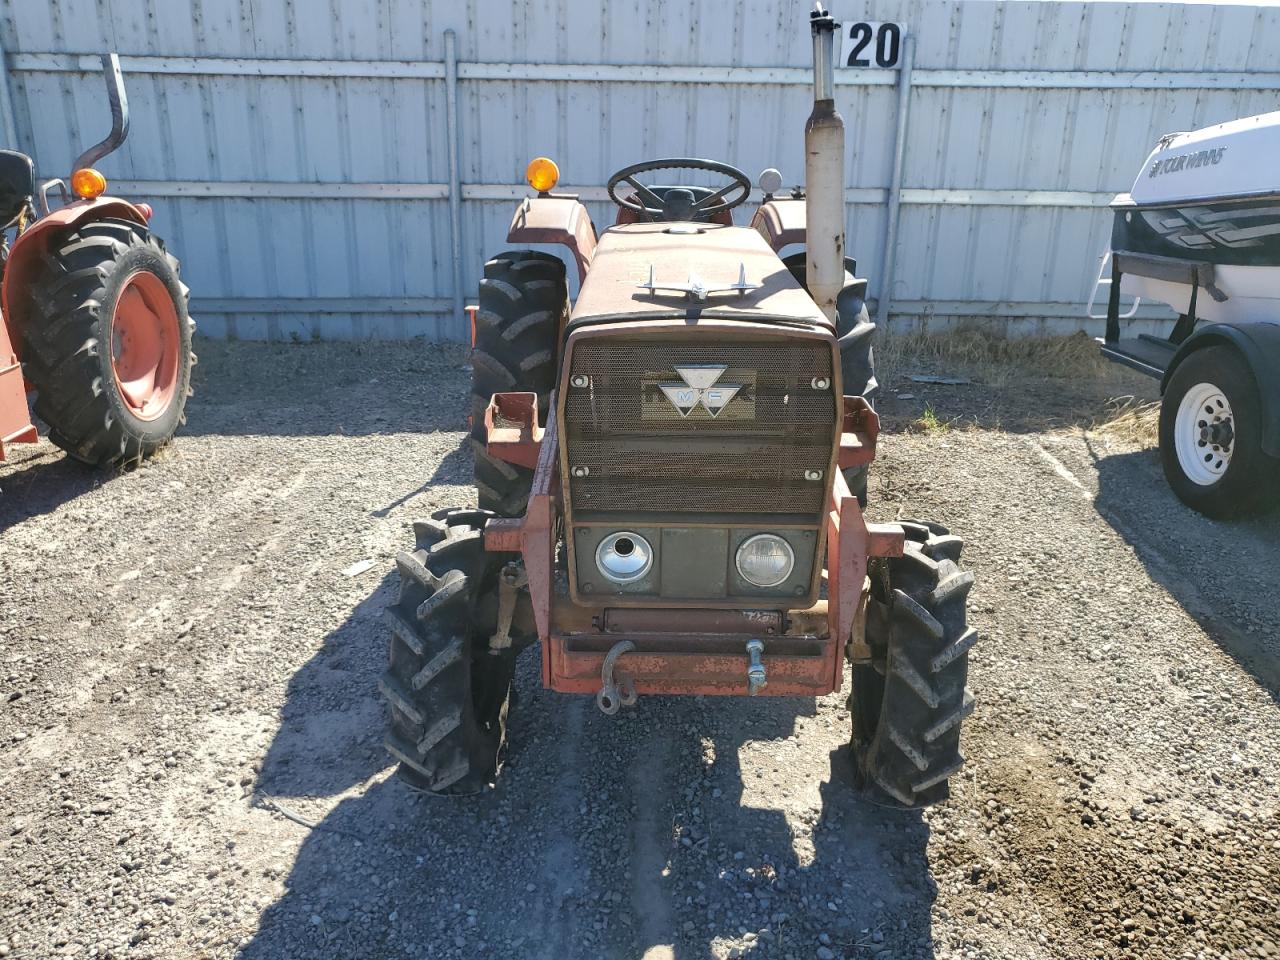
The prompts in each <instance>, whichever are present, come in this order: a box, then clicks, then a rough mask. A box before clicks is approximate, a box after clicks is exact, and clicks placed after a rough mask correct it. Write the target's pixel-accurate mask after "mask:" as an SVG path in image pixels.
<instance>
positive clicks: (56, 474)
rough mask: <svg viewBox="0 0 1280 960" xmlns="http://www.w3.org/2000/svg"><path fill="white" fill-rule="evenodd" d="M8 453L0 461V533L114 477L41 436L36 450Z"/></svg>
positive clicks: (16, 448)
mask: <svg viewBox="0 0 1280 960" xmlns="http://www.w3.org/2000/svg"><path fill="white" fill-rule="evenodd" d="M8 454H9V456H10V457H12V459H11V460H8V461H5V462H4V463H3V464H0V533H3V532H4V531H5V530H8V529H9V528H10V527H12V526H16V525H17V524H19V523H22V522H24V521H26V520H30V519H31V518H32V517H38V516H41V515H43V514H46V513H52V512H53V511H54V510H57V509H58V508H59V507H60V506H62V505H63V504H64V503H67V502H68V501H70V500H74V499H75V498H76V497H78V496H81V495H82V494H84V493H88V492H89V491H90V490H92V489H94V488H95V487H99V486H101V485H102V484H104V483H108V482H110V481H111V480H113V479H115V476H116V474H115V473H114V472H112V471H109V470H108V471H104V470H95V469H94V468H92V467H89V466H86V465H85V464H83V463H80V462H79V461H77V460H73V459H72V458H71V457H69V456H67V455H66V454H65V453H63V452H62V451H61V450H59V449H58V448H57V447H54V446H53V445H52V444H50V443H49V442H48V440H44V439H42V440H41V448H39V449H37V448H26V447H19V446H14V447H10V448H9V449H8Z"/></svg>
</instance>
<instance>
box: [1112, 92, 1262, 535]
mask: <svg viewBox="0 0 1280 960" xmlns="http://www.w3.org/2000/svg"><path fill="white" fill-rule="evenodd" d="M1111 209H1112V210H1113V212H1114V220H1113V222H1112V227H1111V248H1110V250H1109V251H1108V252H1107V255H1106V256H1105V257H1104V258H1103V262H1102V267H1101V269H1100V270H1099V273H1098V281H1097V283H1096V285H1095V286H1094V298H1096V297H1097V296H1098V293H1099V291H1101V290H1106V291H1107V311H1106V313H1105V314H1104V316H1105V317H1106V321H1107V329H1106V337H1105V338H1104V339H1103V340H1102V352H1103V355H1104V356H1106V357H1107V358H1108V359H1111V360H1115V361H1116V362H1118V363H1123V364H1125V365H1127V366H1130V367H1133V368H1134V369H1136V370H1140V371H1142V372H1143V373H1146V374H1149V375H1151V376H1153V377H1157V378H1159V380H1160V389H1161V394H1162V400H1161V408H1160V451H1161V459H1162V461H1163V464H1164V472H1165V476H1166V477H1167V478H1168V480H1169V483H1170V485H1171V486H1172V487H1173V489H1174V492H1175V493H1177V495H1178V496H1179V497H1180V498H1181V499H1182V500H1183V502H1185V503H1186V504H1188V505H1189V506H1191V507H1194V508H1195V509H1197V510H1199V511H1201V512H1202V513H1205V514H1207V515H1209V516H1211V517H1220V518H1225V517H1234V516H1241V515H1244V514H1247V513H1250V512H1254V511H1256V510H1260V509H1265V508H1266V507H1268V506H1270V505H1272V504H1275V503H1277V502H1280V377H1278V376H1277V375H1276V373H1277V371H1278V370H1280V112H1278V113H1265V114H1263V115H1261V116H1258V117H1246V118H1245V119H1243V120H1232V121H1230V122H1229V123H1220V124H1218V125H1216V126H1213V127H1206V128H1205V129H1203V130H1196V131H1193V132H1191V133H1171V134H1167V135H1165V136H1163V137H1161V138H1160V141H1159V143H1157V144H1156V147H1155V149H1154V150H1152V151H1151V154H1150V156H1148V157H1147V161H1146V163H1145V164H1143V166H1142V170H1141V171H1140V172H1139V173H1138V178H1137V179H1136V180H1135V181H1134V183H1133V188H1132V189H1131V190H1130V191H1129V192H1128V193H1122V194H1120V195H1119V196H1118V197H1116V198H1115V200H1113V201H1112V203H1111ZM1121 294H1127V295H1129V296H1133V297H1136V298H1138V299H1137V300H1135V302H1134V304H1133V307H1132V308H1131V309H1130V310H1128V311H1127V312H1126V313H1123V314H1122V313H1121V312H1120V297H1121ZM1143 299H1146V300H1158V301H1162V302H1164V303H1167V304H1169V306H1171V307H1173V309H1174V310H1175V311H1176V312H1177V313H1178V322H1177V323H1176V324H1174V326H1173V330H1172V332H1171V333H1170V334H1169V336H1168V337H1167V338H1161V337H1154V336H1150V335H1148V334H1139V335H1138V336H1137V337H1131V338H1123V339H1122V338H1121V336H1120V328H1121V323H1122V321H1124V320H1126V319H1128V318H1130V317H1132V316H1133V315H1134V314H1135V313H1136V312H1137V307H1138V303H1140V302H1141V300H1143ZM1091 306H1092V301H1091ZM1089 315H1090V316H1091V317H1095V314H1094V313H1093V312H1092V309H1091V310H1090V313H1089Z"/></svg>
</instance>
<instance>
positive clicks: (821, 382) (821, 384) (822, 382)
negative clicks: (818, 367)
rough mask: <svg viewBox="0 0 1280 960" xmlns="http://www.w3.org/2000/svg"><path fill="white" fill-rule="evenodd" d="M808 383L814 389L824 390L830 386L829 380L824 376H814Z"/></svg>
mask: <svg viewBox="0 0 1280 960" xmlns="http://www.w3.org/2000/svg"><path fill="white" fill-rule="evenodd" d="M810 385H811V386H812V387H813V389H815V390H825V389H827V387H829V386H831V381H830V380H828V379H827V378H826V377H814V378H813V379H812V380H811V381H810Z"/></svg>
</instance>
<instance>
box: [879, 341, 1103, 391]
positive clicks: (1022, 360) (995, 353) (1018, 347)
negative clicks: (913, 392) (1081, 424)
mask: <svg viewBox="0 0 1280 960" xmlns="http://www.w3.org/2000/svg"><path fill="white" fill-rule="evenodd" d="M875 349H876V367H877V369H878V370H880V371H882V373H883V376H882V380H884V381H886V382H887V381H888V380H889V378H896V377H898V376H907V375H909V374H910V373H912V372H916V371H915V370H914V369H913V368H918V367H920V366H921V365H927V366H929V367H930V368H934V369H939V370H945V371H946V372H947V373H951V374H963V375H965V376H971V377H973V378H975V379H977V380H980V381H981V382H983V383H985V384H988V385H990V386H1002V385H1004V384H1005V383H1006V382H1008V381H1009V380H1010V379H1012V378H1018V377H1024V376H1028V375H1030V376H1038V377H1053V378H1061V379H1075V378H1080V379H1085V378H1094V377H1098V376H1100V375H1102V374H1103V373H1104V372H1105V371H1106V370H1107V369H1108V367H1109V364H1108V363H1107V361H1106V360H1104V359H1103V358H1102V354H1101V353H1100V352H1099V350H1098V345H1097V343H1095V342H1094V341H1093V339H1092V338H1091V337H1089V336H1088V335H1087V334H1085V333H1075V334H1071V335H1070V336H1066V337H1022V338H1019V339H1012V340H1011V339H1007V338H1005V337H998V336H994V335H993V334H990V333H984V332H982V331H978V330H956V331H949V332H946V333H906V334H886V335H884V336H883V337H881V338H880V339H879V340H878V341H877V343H876V348H875Z"/></svg>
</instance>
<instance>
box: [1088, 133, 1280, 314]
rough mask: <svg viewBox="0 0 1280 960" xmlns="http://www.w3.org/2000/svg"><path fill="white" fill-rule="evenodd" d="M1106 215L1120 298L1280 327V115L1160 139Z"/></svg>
mask: <svg viewBox="0 0 1280 960" xmlns="http://www.w3.org/2000/svg"><path fill="white" fill-rule="evenodd" d="M1111 208H1112V210H1113V211H1114V212H1115V222H1114V225H1113V227H1112V233H1111V255H1112V257H1113V258H1117V257H1118V258H1119V262H1118V264H1117V265H1118V266H1119V267H1120V268H1121V269H1120V273H1121V275H1122V279H1121V284H1120V292H1121V293H1123V294H1126V295H1129V296H1134V297H1140V298H1142V299H1144V300H1158V301H1160V302H1162V303H1167V304H1169V306H1171V307H1173V309H1174V310H1176V311H1177V312H1178V313H1179V314H1190V313H1194V314H1195V315H1196V316H1197V317H1198V318H1199V319H1201V320H1204V321H1208V322H1210V323H1248V322H1266V323H1276V322H1280V310H1277V307H1280V303H1277V301H1280V112H1276V113H1264V114H1262V115H1261V116H1257V117H1246V118H1244V119H1243V120H1232V121H1230V122H1228V123H1219V124H1217V125H1215V126H1212V127H1206V128H1204V129H1203V130H1196V131H1193V132H1191V133H1173V134H1168V135H1166V136H1164V137H1161V138H1160V142H1159V143H1157V144H1156V147H1155V149H1154V150H1152V151H1151V155H1150V156H1148V157H1147V162H1146V163H1145V164H1143V167H1142V170H1141V172H1140V173H1139V174H1138V178H1137V179H1136V180H1135V181H1134V184H1133V188H1132V189H1131V190H1130V191H1129V192H1128V193H1122V194H1120V195H1119V196H1118V197H1116V198H1115V200H1113V201H1112V203H1111ZM1151 258H1156V261H1155V262H1152V259H1151ZM1164 260H1168V261H1172V262H1171V263H1164V262H1161V261H1164ZM1191 266H1194V267H1195V269H1190V267H1191ZM1206 267H1207V269H1206ZM1206 294H1207V296H1206ZM1193 296H1194V297H1195V307H1194V310H1193V309H1192V298H1193Z"/></svg>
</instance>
